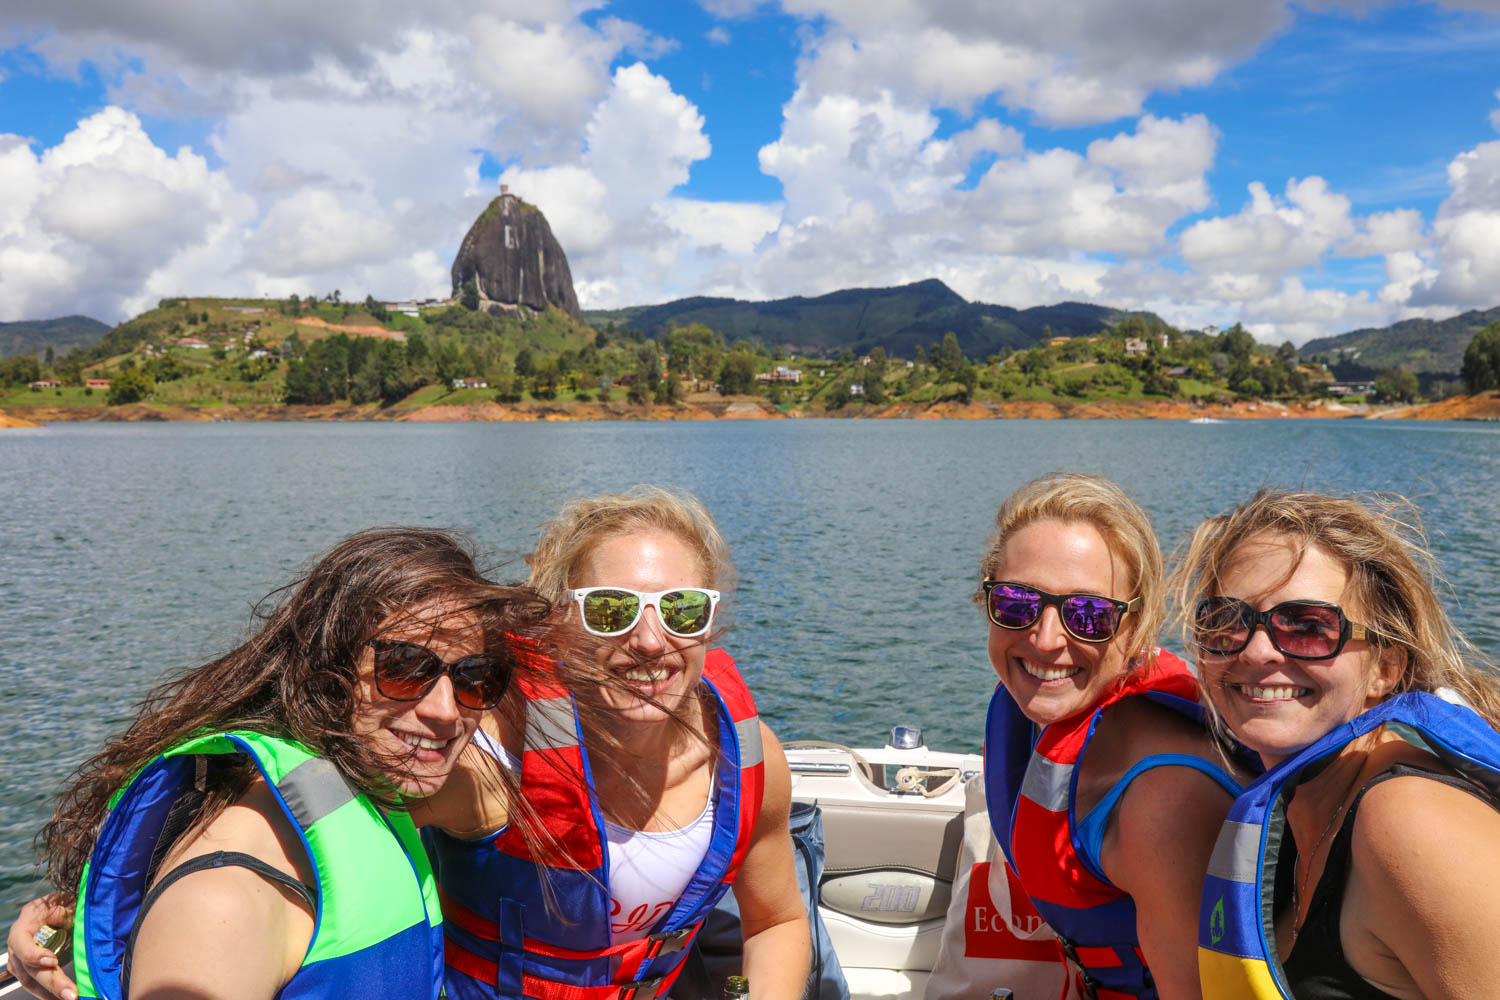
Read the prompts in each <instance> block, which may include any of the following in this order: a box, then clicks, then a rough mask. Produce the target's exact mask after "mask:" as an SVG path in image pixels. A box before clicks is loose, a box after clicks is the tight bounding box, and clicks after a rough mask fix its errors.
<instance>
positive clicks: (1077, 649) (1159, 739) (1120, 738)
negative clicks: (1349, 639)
mask: <svg viewBox="0 0 1500 1000" xmlns="http://www.w3.org/2000/svg"><path fill="white" fill-rule="evenodd" d="M981 574H982V580H983V582H982V584H981V586H980V589H979V590H978V592H977V593H976V594H975V600H976V601H978V602H981V603H982V604H983V605H984V608H985V612H986V618H987V622H988V631H989V654H990V663H991V665H992V666H993V667H994V668H995V672H996V673H997V674H998V675H999V676H1000V686H999V687H998V688H997V689H996V691H995V694H994V697H993V699H992V700H991V703H990V711H989V720H988V724H987V726H986V733H985V761H984V766H985V782H986V788H987V792H988V802H989V810H990V822H991V825H992V826H993V828H994V831H995V836H996V839H997V840H998V841H999V843H1000V846H1001V848H1002V850H1003V851H1004V853H1005V855H1006V859H1007V861H1008V862H1009V863H1010V865H1011V867H1012V868H1013V869H1014V871H1015V873H1016V875H1017V876H1018V877H1019V879H1020V882H1021V884H1022V886H1023V888H1024V889H1025V890H1026V893H1027V895H1028V896H1029V897H1030V898H1031V901H1032V902H1033V903H1034V904H1035V905H1036V908H1037V910H1038V912H1040V913H1041V915H1042V916H1043V917H1044V918H1045V919H1046V920H1047V922H1048V924H1050V925H1051V926H1052V928H1053V930H1054V931H1056V933H1057V935H1058V939H1059V941H1060V942H1061V947H1062V951H1063V953H1064V956H1065V957H1066V959H1067V961H1068V963H1069V964H1070V965H1071V966H1072V968H1073V970H1074V973H1075V980H1076V984H1077V986H1078V989H1079V992H1080V993H1081V994H1082V995H1083V996H1085V997H1094V996H1100V997H1105V996H1113V997H1118V996H1131V997H1144V998H1156V997H1162V998H1171V1000H1176V998H1183V997H1187V998H1196V997H1198V996H1200V993H1199V989H1198V967H1197V956H1196V947H1195V946H1196V937H1197V935H1196V929H1197V924H1198V900H1199V898H1200V896H1201V891H1202V884H1203V877H1204V872H1205V870H1206V869H1207V868H1208V863H1209V855H1210V853H1211V852H1212V849H1213V844H1214V837H1215V835H1216V834H1217V832H1218V829H1219V826H1220V824H1221V823H1222V822H1223V820H1224V816H1225V813H1226V812H1228V809H1229V805H1230V803H1231V802H1232V801H1233V799H1234V796H1235V795H1237V794H1238V793H1239V790H1240V780H1239V776H1237V775H1234V774H1230V773H1228V772H1226V770H1225V769H1224V768H1223V767H1221V766H1220V765H1219V764H1217V763H1214V761H1216V760H1218V759H1220V758H1219V755H1218V753H1217V751H1216V749H1215V747H1214V744H1213V741H1212V740H1211V739H1210V737H1209V735H1208V733H1207V732H1206V730H1205V729H1204V726H1203V725H1202V715H1201V712H1200V711H1199V710H1198V706H1197V699H1198V686H1197V682H1196V681H1195V680H1194V678H1193V676H1192V675H1191V674H1190V673H1189V672H1188V670H1187V667H1186V666H1185V665H1184V664H1183V662H1182V661H1181V660H1179V659H1178V658H1177V657H1175V656H1173V655H1172V654H1171V653H1168V652H1166V651H1164V650H1162V649H1159V648H1158V647H1157V646H1156V645H1155V637H1156V633H1157V631H1158V629H1159V628H1160V626H1161V624H1162V622H1163V620H1164V618H1165V603H1164V600H1163V598H1164V592H1165V588H1164V586H1163V577H1162V559H1161V552H1160V550H1159V549H1158V547H1157V544H1156V536H1155V535H1154V534H1153V532H1152V530H1151V524H1150V521H1149V520H1148V519H1147V517H1146V514H1145V512H1144V511H1142V510H1141V508H1140V507H1138V506H1137V505H1136V504H1135V503H1134V502H1133V501H1132V500H1130V498H1129V497H1127V496H1125V494H1124V493H1123V492H1121V491H1120V489H1119V488H1118V487H1116V486H1114V485H1113V484H1111V483H1108V482H1106V481H1104V480H1102V479H1098V478H1095V477H1092V476H1082V475H1065V474H1055V475H1050V476H1044V477H1042V478H1040V479H1037V480H1034V481H1032V482H1030V483H1027V484H1026V485H1024V486H1022V487H1021V488H1020V489H1019V490H1017V491H1016V492H1015V493H1014V494H1012V495H1011V496H1010V498H1009V499H1007V500H1006V501H1005V503H1004V504H1003V505H1002V506H1001V508H1000V511H999V513H998V514H997V515H996V518H995V536H994V539H993V540H992V542H991V543H990V546H989V549H988V550H987V551H986V553H985V555H984V558H983V560H982V562H981Z"/></svg>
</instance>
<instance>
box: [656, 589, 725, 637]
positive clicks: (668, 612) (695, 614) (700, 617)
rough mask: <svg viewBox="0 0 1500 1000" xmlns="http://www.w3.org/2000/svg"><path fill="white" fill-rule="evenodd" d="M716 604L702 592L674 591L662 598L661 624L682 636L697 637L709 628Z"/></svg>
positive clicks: (669, 630)
mask: <svg viewBox="0 0 1500 1000" xmlns="http://www.w3.org/2000/svg"><path fill="white" fill-rule="evenodd" d="M713 609H714V602H713V598H711V597H710V596H709V595H708V594H706V593H704V592H703V591H701V590H674V591H673V592H672V593H670V594H663V595H662V598H661V605H660V610H661V623H662V625H663V626H665V627H666V630H667V631H668V632H672V633H674V634H676V635H680V636H690V635H697V634H698V633H700V632H702V631H704V630H705V629H707V628H708V621H709V618H710V617H711V616H712V614H713Z"/></svg>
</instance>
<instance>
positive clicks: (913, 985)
mask: <svg viewBox="0 0 1500 1000" xmlns="http://www.w3.org/2000/svg"><path fill="white" fill-rule="evenodd" d="M786 752H787V760H788V763H789V764H790V765H791V769H792V797H793V798H794V799H797V800H799V801H805V802H816V803H817V804H818V806H819V807H820V808H821V809H822V811H823V832H824V842H825V853H826V857H825V863H824V871H823V880H822V884H821V885H820V887H819V893H818V903H819V908H820V909H821V911H822V914H823V920H824V922H825V923H826V924H827V926H828V932H829V936H830V937H831V938H832V940H833V945H834V950H835V952H837V954H838V957H839V963H840V964H841V965H842V966H843V968H844V973H845V975H846V977H847V978H848V980H849V985H850V990H851V992H852V993H853V995H854V996H855V997H856V998H859V1000H873V998H891V1000H920V998H921V996H922V991H923V988H924V987H925V985H926V981H927V976H928V973H930V972H931V970H932V967H933V963H934V962H935V961H936V959H937V955H938V945H939V943H940V941H941V940H942V934H943V920H944V917H945V916H946V914H947V910H948V902H949V899H950V898H951V894H952V886H953V878H954V874H955V871H954V869H955V866H956V864H957V861H958V856H959V850H960V847H961V845H962V841H963V811H964V790H963V781H964V780H967V778H968V777H970V776H972V775H973V774H975V773H978V771H979V768H980V758H979V757H978V756H977V755H974V754H951V753H940V752H937V751H932V750H928V749H927V748H925V747H918V748H916V749H911V750H897V749H894V748H891V747H886V748H884V749H880V750H863V749H862V750H858V751H856V750H851V749H849V748H847V747H842V746H837V745H834V744H823V743H813V742H804V743H796V742H792V743H788V744H787V745H786Z"/></svg>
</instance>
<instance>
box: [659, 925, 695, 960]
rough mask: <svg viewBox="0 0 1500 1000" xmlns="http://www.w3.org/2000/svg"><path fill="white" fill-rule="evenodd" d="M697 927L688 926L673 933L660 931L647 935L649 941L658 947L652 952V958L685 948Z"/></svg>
mask: <svg viewBox="0 0 1500 1000" xmlns="http://www.w3.org/2000/svg"><path fill="white" fill-rule="evenodd" d="M696 929H697V925H695V924H689V925H688V926H687V927H679V928H677V929H676V930H675V931H661V932H659V933H656V934H652V935H649V939H650V940H651V941H653V942H655V943H656V944H657V945H659V947H658V948H656V950H655V951H653V952H652V957H653V958H654V957H656V956H657V955H672V954H675V953H677V952H679V951H681V950H682V949H684V948H686V947H687V943H688V938H690V937H692V936H693V931H694V930H696Z"/></svg>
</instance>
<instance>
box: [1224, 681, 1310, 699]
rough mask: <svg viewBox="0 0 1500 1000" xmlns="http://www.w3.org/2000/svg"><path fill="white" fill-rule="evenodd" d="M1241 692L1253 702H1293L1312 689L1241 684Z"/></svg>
mask: <svg viewBox="0 0 1500 1000" xmlns="http://www.w3.org/2000/svg"><path fill="white" fill-rule="evenodd" d="M1239 687H1240V690H1241V691H1243V692H1244V694H1245V697H1246V698H1249V699H1250V700H1252V701H1291V700H1293V699H1295V698H1301V697H1302V696H1303V695H1305V694H1307V693H1308V691H1309V690H1311V689H1310V688H1303V687H1293V686H1292V685H1290V684H1278V685H1275V686H1274V687H1272V686H1263V685H1259V684H1241V685H1240V686H1239Z"/></svg>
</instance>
